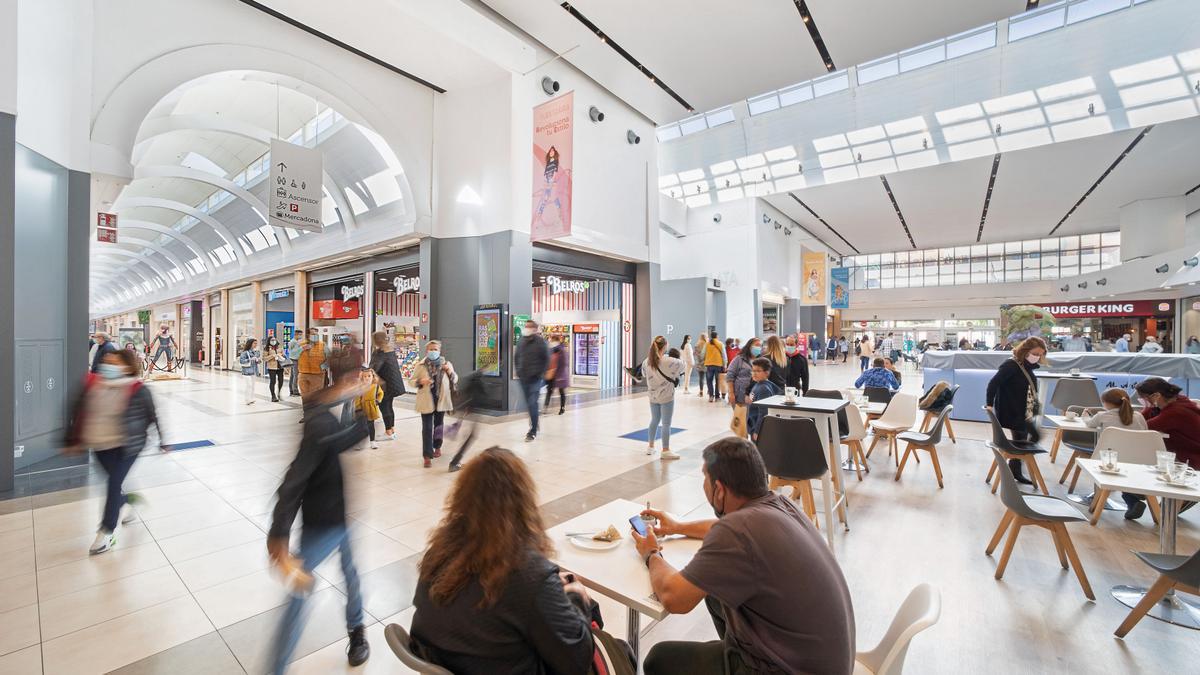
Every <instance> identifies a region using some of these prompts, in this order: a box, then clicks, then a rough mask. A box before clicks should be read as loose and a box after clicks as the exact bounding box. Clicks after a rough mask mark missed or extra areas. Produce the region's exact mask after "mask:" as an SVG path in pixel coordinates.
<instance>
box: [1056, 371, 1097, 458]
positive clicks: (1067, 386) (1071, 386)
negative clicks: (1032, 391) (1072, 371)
mask: <svg viewBox="0 0 1200 675" xmlns="http://www.w3.org/2000/svg"><path fill="white" fill-rule="evenodd" d="M1050 405H1052V406H1054V407H1055V408H1057V409H1058V410H1059V411H1060V412H1061V411H1066V410H1067V409H1069V408H1100V407H1101V404H1100V394H1099V393H1097V392H1096V383H1095V382H1093V381H1091V380H1079V379H1075V380H1072V379H1070V378H1066V377H1064V378H1062V379H1060V380H1059V381H1058V384H1056V385H1054V393H1053V394H1051V396H1050ZM1081 433H1082V434H1086V433H1087V432H1079V431H1076V432H1074V434H1072V436H1073V437H1074V439H1075V442H1076V444H1085V445H1086V441H1085V440H1084V439H1083V438H1082V437H1081V436H1080V435H1079V434H1081ZM1062 442H1063V429H1062V428H1059V429H1057V430H1056V431H1055V432H1054V441H1053V442H1051V443H1050V463H1051V464H1053V463H1054V462H1055V460H1057V459H1058V447H1059V446H1060V445H1062Z"/></svg>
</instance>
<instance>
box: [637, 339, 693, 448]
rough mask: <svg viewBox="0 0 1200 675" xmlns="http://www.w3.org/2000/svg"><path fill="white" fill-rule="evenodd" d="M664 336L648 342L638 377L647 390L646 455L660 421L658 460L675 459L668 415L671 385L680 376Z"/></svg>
mask: <svg viewBox="0 0 1200 675" xmlns="http://www.w3.org/2000/svg"><path fill="white" fill-rule="evenodd" d="M666 349H667V339H666V338H665V337H663V336H661V335H658V336H655V338H654V340H652V341H651V342H650V350H649V353H648V354H647V355H646V360H645V361H643V362H642V376H643V377H645V378H646V388H647V389H648V390H649V392H650V428H649V429H648V430H647V436H646V442H647V445H646V454H647V455H653V454H654V441H655V439H656V438H657V437H658V427H659V423H660V422H661V423H662V455H660V457H659V458H660V459H679V455H678V454H677V453H674V452H671V417H672V416H673V415H674V414H675V388H676V387H677V386H679V379H680V378H681V377H683V372H684V365H683V361H681V360H679V359H677V358H675V357H674V356H670V355H668V354H666V353H665V352H666Z"/></svg>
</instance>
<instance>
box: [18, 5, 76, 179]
mask: <svg viewBox="0 0 1200 675" xmlns="http://www.w3.org/2000/svg"><path fill="white" fill-rule="evenodd" d="M6 4H11V2H10V3H6ZM4 30H5V31H10V30H13V29H12V28H11V27H9V28H5V29H4ZM14 33H16V34H15V35H14V37H16V59H17V60H16V76H17V87H16V112H17V142H18V143H20V144H22V145H24V146H25V147H27V148H29V149H31V150H34V151H35V152H37V153H39V154H41V155H43V156H44V157H47V158H49V159H51V160H53V161H54V162H57V163H58V164H60V165H62V166H65V167H67V168H69V169H74V170H76V171H89V169H90V152H89V148H88V131H89V129H88V123H89V118H88V110H89V106H88V103H89V102H90V100H91V99H90V97H91V74H92V73H91V55H92V40H93V36H92V3H91V2H90V1H89V0H58V1H56V2H46V1H45V0H20V1H19V2H18V3H17V27H16V30H15V31H14ZM5 44H6V45H9V44H11V43H9V42H8V41H5ZM8 48H9V47H6V48H5V49H8ZM0 63H2V62H0ZM0 67H2V66H0ZM2 78H3V76H2V75H0V79H2ZM2 86H3V85H0V87H2ZM3 96H4V94H0V106H3V105H4V104H3Z"/></svg>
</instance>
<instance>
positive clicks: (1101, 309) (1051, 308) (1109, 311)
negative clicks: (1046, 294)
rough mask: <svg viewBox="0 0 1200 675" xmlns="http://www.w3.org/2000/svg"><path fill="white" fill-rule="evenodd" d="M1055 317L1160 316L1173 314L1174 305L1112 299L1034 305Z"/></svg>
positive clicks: (1163, 301)
mask: <svg viewBox="0 0 1200 675" xmlns="http://www.w3.org/2000/svg"><path fill="white" fill-rule="evenodd" d="M1036 306H1037V307H1041V308H1042V309H1044V310H1046V311H1047V312H1049V313H1050V314H1052V315H1054V317H1055V318H1058V319H1061V318H1068V317H1075V318H1089V319H1097V318H1107V317H1133V316H1162V315H1164V314H1173V313H1174V305H1173V303H1171V302H1168V301H1165V300H1113V301H1110V302H1059V303H1054V304H1045V305H1036Z"/></svg>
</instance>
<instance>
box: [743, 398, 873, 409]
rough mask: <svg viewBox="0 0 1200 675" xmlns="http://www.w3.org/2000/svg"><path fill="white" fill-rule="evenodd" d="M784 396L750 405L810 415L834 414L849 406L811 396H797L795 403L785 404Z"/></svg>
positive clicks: (833, 399)
mask: <svg viewBox="0 0 1200 675" xmlns="http://www.w3.org/2000/svg"><path fill="white" fill-rule="evenodd" d="M785 400H786V399H785V397H784V396H772V397H771V398H764V399H763V400H761V401H754V402H753V403H752V404H751V405H760V406H762V407H764V408H780V409H783V410H800V411H803V412H812V413H835V412H837V411H839V410H841V409H842V408H845V407H846V406H848V405H850V402H849V401H847V400H845V399H840V398H813V397H811V396H797V397H796V402H795V403H785V402H784V401H785Z"/></svg>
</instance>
